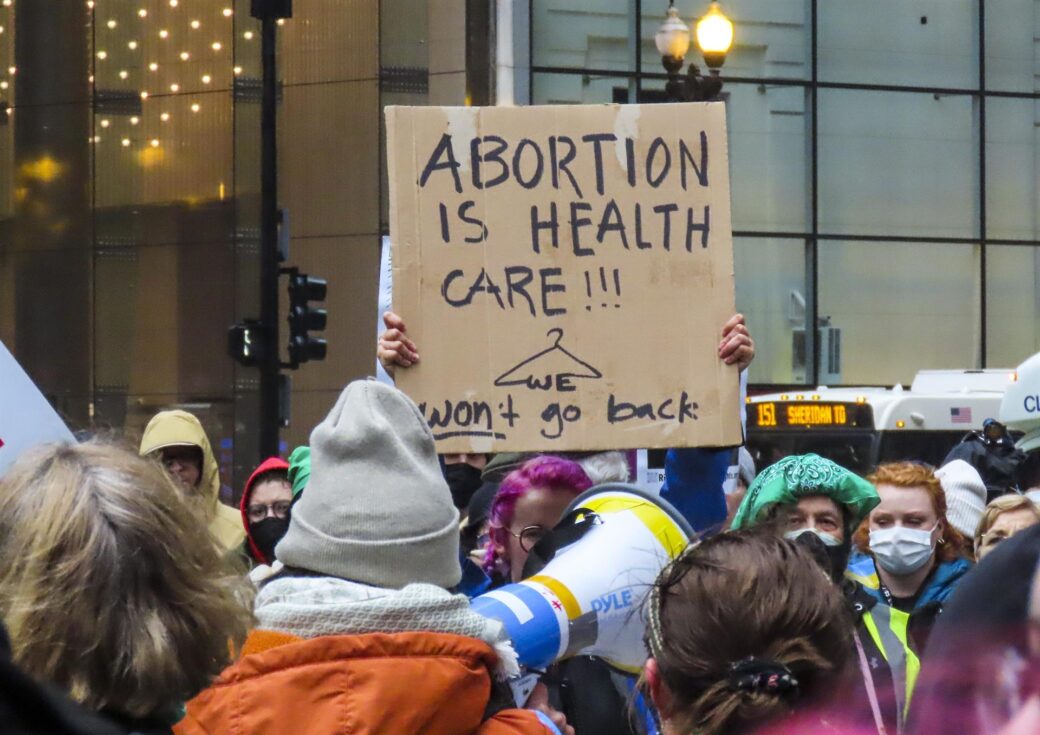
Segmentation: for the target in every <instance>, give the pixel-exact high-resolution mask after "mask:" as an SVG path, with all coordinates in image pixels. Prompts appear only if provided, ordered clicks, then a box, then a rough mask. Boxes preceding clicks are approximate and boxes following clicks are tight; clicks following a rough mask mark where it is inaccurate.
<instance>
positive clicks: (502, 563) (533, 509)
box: [484, 455, 592, 582]
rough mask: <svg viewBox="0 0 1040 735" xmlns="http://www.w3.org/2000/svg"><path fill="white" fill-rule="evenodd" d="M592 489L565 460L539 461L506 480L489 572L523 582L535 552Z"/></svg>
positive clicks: (492, 519)
mask: <svg viewBox="0 0 1040 735" xmlns="http://www.w3.org/2000/svg"><path fill="white" fill-rule="evenodd" d="M590 487H592V481H591V480H590V479H589V478H588V476H587V475H586V474H585V471H584V470H582V468H581V465H579V464H578V463H577V462H572V461H571V460H569V459H563V458H561V457H552V456H547V455H546V456H538V457H535V458H534V459H530V460H528V461H527V462H525V463H524V464H523V465H521V466H520V468H519V469H516V470H513V471H512V472H510V473H509V474H508V475H506V477H505V479H504V480H502V484H501V485H500V486H499V488H498V493H497V494H496V495H495V499H494V501H492V503H491V511H490V513H489V514H488V521H489V524H488V525H489V537H490V538H489V541H488V545H487V552H486V556H485V559H484V571H486V572H487V573H488V574H489V575H492V576H493V577H498V578H499V579H504V580H508V581H512V582H519V581H520V580H521V579H523V569H524V564H525V563H526V562H527V555H528V554H529V553H530V551H531V549H532V548H534V545H535V544H536V543H538V542H539V541H540V540H541V539H542V537H543V536H545V534H547V533H548V532H549V531H551V530H552V528H553V527H554V526H555V525H556V524H557V523H558V522H559V521H560V518H561V517H562V516H563V514H564V511H566V509H567V506H568V505H570V504H571V501H573V500H574V498H576V497H577V496H578V495H580V494H581V493H582V492H583V491H585V490H587V489H589V488H590Z"/></svg>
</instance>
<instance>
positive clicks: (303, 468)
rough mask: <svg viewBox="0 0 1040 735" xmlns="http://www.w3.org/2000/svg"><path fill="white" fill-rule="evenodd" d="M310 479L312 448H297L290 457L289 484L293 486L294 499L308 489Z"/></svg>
mask: <svg viewBox="0 0 1040 735" xmlns="http://www.w3.org/2000/svg"><path fill="white" fill-rule="evenodd" d="M309 479H311V448H310V447H306V446H304V447H296V449H294V450H292V454H290V455H289V483H290V484H291V485H292V495H293V498H295V497H296V496H297V495H299V494H300V492H301V491H302V490H303V489H304V488H305V487H307V481H308V480H309Z"/></svg>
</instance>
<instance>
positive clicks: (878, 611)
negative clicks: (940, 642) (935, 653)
mask: <svg viewBox="0 0 1040 735" xmlns="http://www.w3.org/2000/svg"><path fill="white" fill-rule="evenodd" d="M909 622H910V615H909V614H908V613H905V612H903V611H902V610H897V609H895V608H894V607H889V606H888V605H884V604H878V605H875V606H874V607H873V608H871V609H870V610H868V611H867V612H865V613H863V625H864V626H865V627H866V629H867V632H868V633H870V638H871V640H873V641H874V645H875V646H877V648H878V650H879V651H881V655H882V656H884V657H885V661H886V662H887V663H888V668H889V671H891V672H892V684H893V686H894V687H895V694H896V702H897V703H898V704H899V711H900V712H901V713H902V716H901V717H900V722H899V730H900V732H902V729H903V727H902V726H903V723H904V722H905V721H906V715H907V712H909V710H910V699H911V697H912V696H913V693H914V686H915V685H916V684H917V675H918V674H919V673H921V661H920V659H918V658H917V654H916V653H914V651H913V649H911V648H910V642H909V641H908V640H907V632H906V629H907V625H908V623H909Z"/></svg>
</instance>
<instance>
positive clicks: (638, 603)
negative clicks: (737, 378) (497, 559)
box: [471, 484, 693, 674]
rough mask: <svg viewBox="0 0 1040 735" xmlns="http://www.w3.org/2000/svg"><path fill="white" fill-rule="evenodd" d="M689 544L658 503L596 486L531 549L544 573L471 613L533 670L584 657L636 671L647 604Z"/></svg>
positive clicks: (478, 602) (688, 533) (492, 596)
mask: <svg viewBox="0 0 1040 735" xmlns="http://www.w3.org/2000/svg"><path fill="white" fill-rule="evenodd" d="M692 538H693V529H691V528H690V525H689V524H688V523H687V522H686V520H685V519H684V518H683V517H682V516H681V515H680V514H679V512H678V511H677V510H675V508H673V507H672V506H671V505H669V504H668V503H667V502H666V501H664V500H662V499H661V498H659V497H656V496H653V495H650V494H648V493H647V492H646V491H644V490H642V489H640V488H638V487H635V486H633V485H621V484H606V485H599V486H597V487H594V488H592V489H590V490H587V491H585V492H584V493H582V494H581V495H579V496H578V497H577V498H575V500H574V502H572V503H571V505H570V507H569V508H568V509H567V512H566V513H565V515H564V519H563V521H561V522H560V524H559V525H558V526H556V528H555V529H553V532H552V533H551V534H549V535H548V536H546V537H545V538H544V539H543V540H542V541H539V542H538V544H537V545H536V546H535V547H534V549H533V550H532V556H536V555H539V554H542V553H544V554H545V556H546V557H548V563H547V564H546V566H545V567H544V568H542V569H541V570H540V571H538V572H537V573H536V574H534V576H530V577H528V578H526V579H524V581H522V582H518V583H516V584H510V585H507V586H505V587H501V588H499V589H497V590H492V591H491V592H488V593H485V594H483V595H481V596H480V597H477V598H476V599H474V600H473V602H472V603H471V606H472V609H473V611H474V612H477V613H479V614H481V615H484V616H485V617H489V618H493V619H495V620H498V621H500V622H501V623H502V624H503V625H504V626H505V628H506V632H507V633H508V634H509V637H510V639H511V640H512V643H513V647H514V648H515V649H516V652H517V656H518V658H519V660H520V664H521V665H523V666H525V667H527V668H528V669H535V670H537V669H544V668H545V667H546V666H548V665H549V664H552V663H553V662H555V661H559V660H560V659H564V658H568V657H570V656H574V655H577V654H584V655H589V656H597V657H599V658H601V659H603V660H605V661H606V662H607V663H608V664H610V665H611V666H613V667H615V668H617V669H620V670H621V671H624V672H627V673H631V674H638V673H639V671H640V669H641V668H642V666H643V664H644V662H645V661H646V657H647V652H646V647H645V646H644V644H643V635H644V631H645V630H646V621H645V617H644V615H643V609H642V605H643V601H644V600H645V599H646V596H647V594H648V593H649V591H650V589H651V587H652V586H653V584H654V580H656V579H657V575H658V574H659V573H660V571H661V570H662V569H663V568H664V567H665V566H666V565H667V564H669V563H670V562H671V561H672V560H673V559H675V558H676V557H677V556H678V555H679V554H680V553H681V552H682V550H683V549H685V548H686V546H687V545H688V544H689V543H690V540H691V539H692ZM525 571H526V569H525Z"/></svg>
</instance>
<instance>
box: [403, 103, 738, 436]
mask: <svg viewBox="0 0 1040 735" xmlns="http://www.w3.org/2000/svg"><path fill="white" fill-rule="evenodd" d="M386 126H387V136H388V143H387V149H388V150H387V155H388V165H389V177H390V178H389V183H390V238H391V241H392V243H393V284H394V285H393V287H394V293H393V300H394V309H395V311H396V312H397V313H398V314H400V315H401V316H402V318H403V319H404V321H405V324H406V325H407V327H408V332H409V335H410V336H411V337H412V338H413V339H414V340H415V342H416V344H417V345H418V348H419V355H420V359H421V362H420V363H419V364H418V365H417V366H414V367H412V368H409V369H399V370H398V371H397V384H398V385H399V386H400V387H401V388H402V389H403V390H404V391H405V392H406V393H408V394H409V395H410V396H411V397H412V398H413V399H414V400H415V402H416V403H417V404H419V407H420V410H421V411H422V412H423V415H424V417H425V418H426V419H427V421H428V422H429V423H430V426H431V428H432V429H433V433H434V436H435V437H436V439H437V445H438V451H440V452H492V451H503V450H529V451H552V450H557V451H560V450H594V449H623V448H630V447H647V448H663V447H689V446H726V445H733V444H738V443H740V441H741V430H740V411H739V403H738V401H739V398H738V396H739V391H738V375H737V370H736V368H735V367H732V366H727V365H725V364H723V363H722V361H721V360H720V359H719V358H718V343H719V340H720V338H721V329H722V325H723V324H724V323H725V322H726V320H727V319H728V318H729V317H730V316H731V315H732V314H733V313H734V311H735V307H734V294H733V252H732V230H731V224H730V200H729V162H728V159H727V143H726V119H725V108H724V106H723V105H722V104H720V103H701V104H655V105H580V106H547V107H491V108H467V107H388V108H386Z"/></svg>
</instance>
